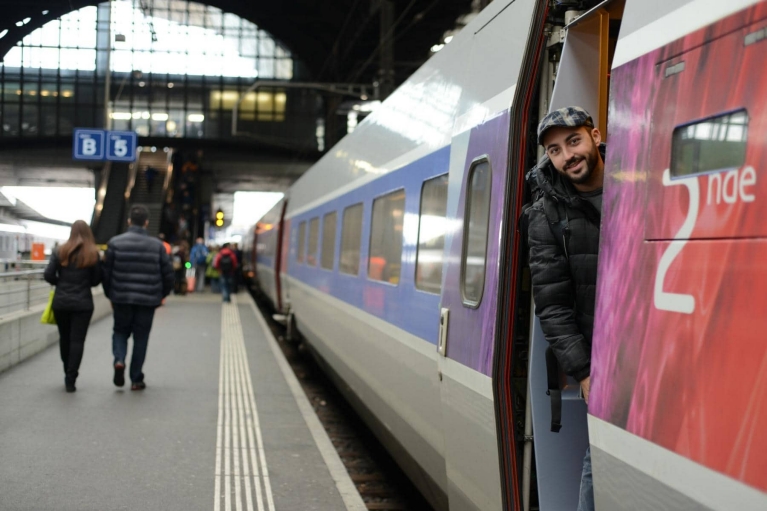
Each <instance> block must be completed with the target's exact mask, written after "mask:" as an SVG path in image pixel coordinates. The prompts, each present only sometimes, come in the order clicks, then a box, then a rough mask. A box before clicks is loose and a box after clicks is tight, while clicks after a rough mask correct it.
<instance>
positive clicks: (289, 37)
mask: <svg viewBox="0 0 767 511" xmlns="http://www.w3.org/2000/svg"><path fill="white" fill-rule="evenodd" d="M391 1H392V3H393V4H394V13H393V22H394V30H393V36H392V37H393V39H394V69H395V82H396V83H397V84H399V83H401V82H402V81H404V79H405V78H407V77H408V76H410V74H412V73H413V71H415V70H416V69H417V68H418V67H420V65H421V64H423V62H424V61H425V60H426V59H427V58H428V57H429V55H430V48H431V47H432V45H434V44H437V43H439V42H441V39H442V36H443V34H444V33H445V32H446V31H448V30H451V29H453V28H454V27H455V25H456V20H457V19H458V18H459V17H460V16H462V15H464V14H467V13H469V12H470V11H471V7H472V3H473V2H472V0H391ZM99 3H100V2H99V1H97V0H68V1H66V2H65V1H61V0H24V1H23V2H21V1H19V0H0V9H2V11H0V12H2V13H3V16H2V21H0V34H2V32H3V31H4V30H8V33H7V34H5V36H3V37H2V38H0V58H1V57H2V56H3V55H5V54H6V53H7V52H8V51H9V50H10V49H11V48H12V47H13V46H15V45H16V44H17V43H18V41H20V40H21V39H23V38H24V36H26V35H27V34H29V33H30V32H32V31H33V30H35V29H37V28H39V27H41V26H42V25H44V24H45V23H47V22H48V21H51V20H53V19H55V18H57V17H59V16H62V15H64V14H67V13H69V12H71V11H74V10H77V9H80V8H82V7H85V6H89V5H97V4H99ZM200 3H203V4H207V5H210V6H212V7H217V8H219V9H221V10H222V11H225V12H230V13H232V14H236V15H238V16H240V17H241V18H244V19H247V20H249V21H251V22H253V23H255V24H256V25H258V26H259V27H260V28H262V29H264V30H266V31H267V32H269V33H271V34H272V35H273V36H274V37H275V38H276V39H278V40H279V41H280V42H282V43H283V44H284V45H285V46H286V47H287V48H289V49H290V51H291V52H292V53H293V55H294V56H295V57H296V58H297V59H299V60H300V61H301V62H303V63H304V65H305V66H306V69H307V71H308V74H309V76H308V77H307V78H309V79H311V80H315V81H326V82H356V83H372V82H373V80H374V79H375V77H376V75H377V69H378V56H377V54H378V51H377V50H378V48H379V43H380V15H379V14H380V10H379V7H378V6H379V5H380V2H379V1H378V0H280V1H277V2H275V1H274V0H268V1H267V0H208V1H202V2H200ZM485 3H486V2H485ZM43 12H45V13H46V14H42V13H43ZM27 18H29V20H28V21H27V22H26V23H22V24H21V26H17V25H19V24H20V22H22V21H23V20H26V19H27Z"/></svg>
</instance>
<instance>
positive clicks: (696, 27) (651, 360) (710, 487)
mask: <svg viewBox="0 0 767 511" xmlns="http://www.w3.org/2000/svg"><path fill="white" fill-rule="evenodd" d="M576 9H577V10H578V12H573V11H574V10H576ZM766 96H767V2H766V1H757V0H727V1H722V0H663V1H659V0H625V1H621V0H613V1H605V2H601V3H598V2H578V1H553V2H548V1H534V0H513V1H512V0H496V1H494V2H492V3H490V5H489V6H488V7H487V8H486V9H485V10H484V11H483V12H482V13H481V14H480V15H479V16H478V17H477V18H476V19H475V20H474V21H473V22H472V23H471V24H470V25H469V26H467V27H466V28H464V29H463V30H462V31H461V33H460V34H459V35H458V36H457V37H455V39H454V40H453V41H452V42H451V43H450V44H449V45H447V46H446V47H445V48H444V49H443V50H442V51H440V52H439V53H438V54H436V55H435V56H434V57H432V58H431V59H430V60H429V61H428V62H427V63H426V64H425V65H424V66H423V67H422V68H421V69H420V70H418V71H417V72H416V73H415V74H414V75H413V76H412V77H411V78H410V79H409V80H408V81H407V82H406V83H404V84H403V85H402V86H401V87H400V88H399V89H398V90H397V91H396V92H395V93H394V94H392V96H390V97H389V98H388V99H387V100H386V101H385V102H384V103H383V105H382V106H381V108H380V109H378V110H377V111H375V112H374V113H373V114H371V115H370V116H369V117H367V118H366V119H365V120H364V122H362V123H361V124H360V125H359V126H358V127H357V129H356V130H355V131H354V133H353V134H351V135H349V136H347V137H346V138H344V139H343V140H342V141H341V142H339V143H338V145H336V146H335V147H333V148H332V149H331V150H329V151H328V153H327V154H326V155H325V156H324V157H323V158H322V159H321V160H320V161H319V162H318V163H317V164H316V165H314V166H313V167H312V168H311V169H310V170H309V171H308V172H307V173H306V174H305V175H304V176H303V177H302V178H301V179H299V180H298V181H297V182H296V183H295V185H294V186H292V187H291V188H290V190H289V191H288V193H287V194H286V198H285V200H284V201H283V202H281V203H280V204H278V205H277V206H276V207H275V208H274V209H273V210H272V211H271V212H270V213H269V214H268V215H267V216H265V217H264V218H263V219H262V220H261V221H260V222H259V223H258V225H257V226H256V227H254V231H253V237H252V239H250V240H249V242H248V243H249V247H246V253H247V252H248V251H250V262H249V264H250V266H248V268H249V269H247V271H251V272H252V273H253V274H254V277H255V278H256V279H257V282H258V284H259V286H260V287H261V289H262V290H263V291H264V293H265V294H266V295H268V296H269V298H270V300H271V301H272V302H273V304H274V306H275V308H276V309H278V310H279V311H281V312H282V313H283V314H285V315H287V318H288V322H289V324H291V325H294V326H295V327H296V328H297V329H298V331H299V332H300V334H301V335H302V336H303V337H304V338H305V339H306V341H307V343H308V344H309V345H310V346H311V349H312V350H313V352H314V353H315V354H316V356H317V358H318V360H320V362H321V363H322V364H323V365H324V366H325V367H326V368H327V369H328V371H329V373H330V374H331V375H332V376H333V377H334V378H335V379H336V381H337V383H338V385H339V387H340V388H341V389H342V390H343V391H344V392H345V394H346V396H347V397H348V399H349V400H350V401H351V403H352V404H353V405H354V406H355V407H356V408H357V410H358V411H359V412H360V414H361V415H362V416H363V418H364V419H365V420H366V421H367V422H368V424H369V425H370V426H371V428H372V429H373V430H374V431H375V433H376V434H377V435H378V436H379V438H380V439H381V440H382V442H383V443H384V444H385V445H386V446H387V447H388V448H389V450H390V452H391V453H392V455H393V456H394V457H395V458H396V459H397V461H398V462H399V464H400V465H401V466H402V467H403V468H404V469H405V471H406V472H407V473H408V474H409V476H410V477H411V479H412V480H413V481H414V482H415V484H416V485H417V486H418V488H419V489H420V490H421V491H422V493H423V494H424V495H425V496H426V498H427V499H428V500H429V501H430V502H431V503H432V504H433V506H434V507H435V508H436V509H440V510H444V509H450V510H454V511H464V510H475V509H476V510H499V509H504V510H518V509H522V510H527V509H541V510H545V511H549V510H554V511H559V510H574V509H576V507H577V501H578V487H579V482H580V477H581V467H582V460H583V456H584V453H585V451H586V447H587V446H588V445H590V446H591V452H592V458H593V478H594V487H595V498H596V504H597V509H600V510H609V511H612V510H621V509H632V510H633V509H647V510H657V509H715V510H728V511H729V510H739V511H740V510H757V509H760V510H764V509H767V434H765V431H767V344H766V343H765V342H764V335H765V334H764V333H765V332H766V331H767V315H766V314H765V313H764V310H763V309H762V306H763V305H764V300H762V299H761V298H759V296H760V295H759V293H761V292H763V290H764V289H767V264H765V253H767V242H766V241H765V235H767V227H765V226H766V225H767V224H766V223H765V222H764V221H763V219H764V218H765V212H764V211H762V210H761V209H760V208H761V206H760V204H761V201H763V200H765V201H767V179H764V176H762V177H760V176H761V173H762V172H763V171H764V162H765V161H767V135H766V134H765V133H766V131H767V101H765V99H766ZM566 105H580V106H582V107H584V108H586V109H587V110H589V111H590V112H591V113H592V115H593V117H594V120H595V122H596V123H597V124H598V127H599V128H600V130H601V131H602V133H603V134H604V136H605V137H606V141H607V156H606V164H605V173H606V175H605V184H604V206H603V216H602V238H601V251H600V260H599V277H598V285H597V312H596V321H595V333H594V344H593V354H592V393H591V397H590V404H589V408H588V410H587V407H586V405H585V403H584V402H583V400H581V399H580V398H579V397H578V395H577V390H576V389H577V384H576V383H575V382H572V381H571V382H570V383H571V385H569V387H568V389H566V390H565V391H564V393H563V408H562V424H563V427H562V430H561V431H560V432H558V433H553V432H551V430H550V429H551V428H550V420H551V411H550V403H549V398H548V397H547V395H546V387H547V382H546V370H545V361H544V352H545V347H546V341H545V338H544V336H543V334H542V332H541V329H540V326H539V324H538V322H537V320H535V316H534V315H533V303H532V296H531V291H530V276H529V271H528V269H527V266H526V258H527V254H526V252H525V249H524V244H523V243H521V242H520V239H519V236H520V235H519V232H518V229H517V218H518V216H519V214H520V211H521V207H522V205H523V204H524V203H525V202H526V200H528V199H527V198H526V195H525V193H526V190H525V185H524V174H525V171H526V170H527V169H529V168H531V167H532V166H533V165H534V164H535V162H536V160H537V157H538V154H537V151H538V148H537V147H536V142H535V126H536V125H537V122H538V120H539V119H540V118H541V117H542V116H543V115H545V113H546V112H548V111H549V110H551V109H556V108H559V107H562V106H566ZM762 190H764V192H762ZM762 193H764V194H765V197H764V198H763V197H762Z"/></svg>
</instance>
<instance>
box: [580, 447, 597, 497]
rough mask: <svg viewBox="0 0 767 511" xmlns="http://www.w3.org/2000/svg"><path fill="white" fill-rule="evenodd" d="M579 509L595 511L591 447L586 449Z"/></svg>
mask: <svg viewBox="0 0 767 511" xmlns="http://www.w3.org/2000/svg"><path fill="white" fill-rule="evenodd" d="M578 511H594V481H593V480H592V479H591V447H590V446H589V447H588V448H587V449H586V456H585V457H584V458H583V472H581V493H580V496H579V497H578Z"/></svg>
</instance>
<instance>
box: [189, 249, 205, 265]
mask: <svg viewBox="0 0 767 511" xmlns="http://www.w3.org/2000/svg"><path fill="white" fill-rule="evenodd" d="M207 255H208V254H207V250H206V249H205V247H204V246H203V245H195V246H194V248H193V249H192V256H193V258H192V264H194V265H195V266H201V265H203V264H205V258H206V257H207Z"/></svg>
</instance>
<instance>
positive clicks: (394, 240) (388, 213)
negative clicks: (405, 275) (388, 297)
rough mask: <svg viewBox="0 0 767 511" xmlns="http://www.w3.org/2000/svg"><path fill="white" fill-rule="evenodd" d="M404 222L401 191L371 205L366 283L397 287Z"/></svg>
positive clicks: (403, 193)
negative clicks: (378, 281)
mask: <svg viewBox="0 0 767 511" xmlns="http://www.w3.org/2000/svg"><path fill="white" fill-rule="evenodd" d="M404 218H405V190H397V191H396V192H392V193H390V194H388V195H384V196H383V197H379V198H377V199H376V200H374V201H373V220H372V225H371V228H370V256H369V259H368V277H369V278H370V279H373V280H380V281H383V282H388V283H390V284H399V276H400V269H401V261H402V222H403V220H404Z"/></svg>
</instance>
